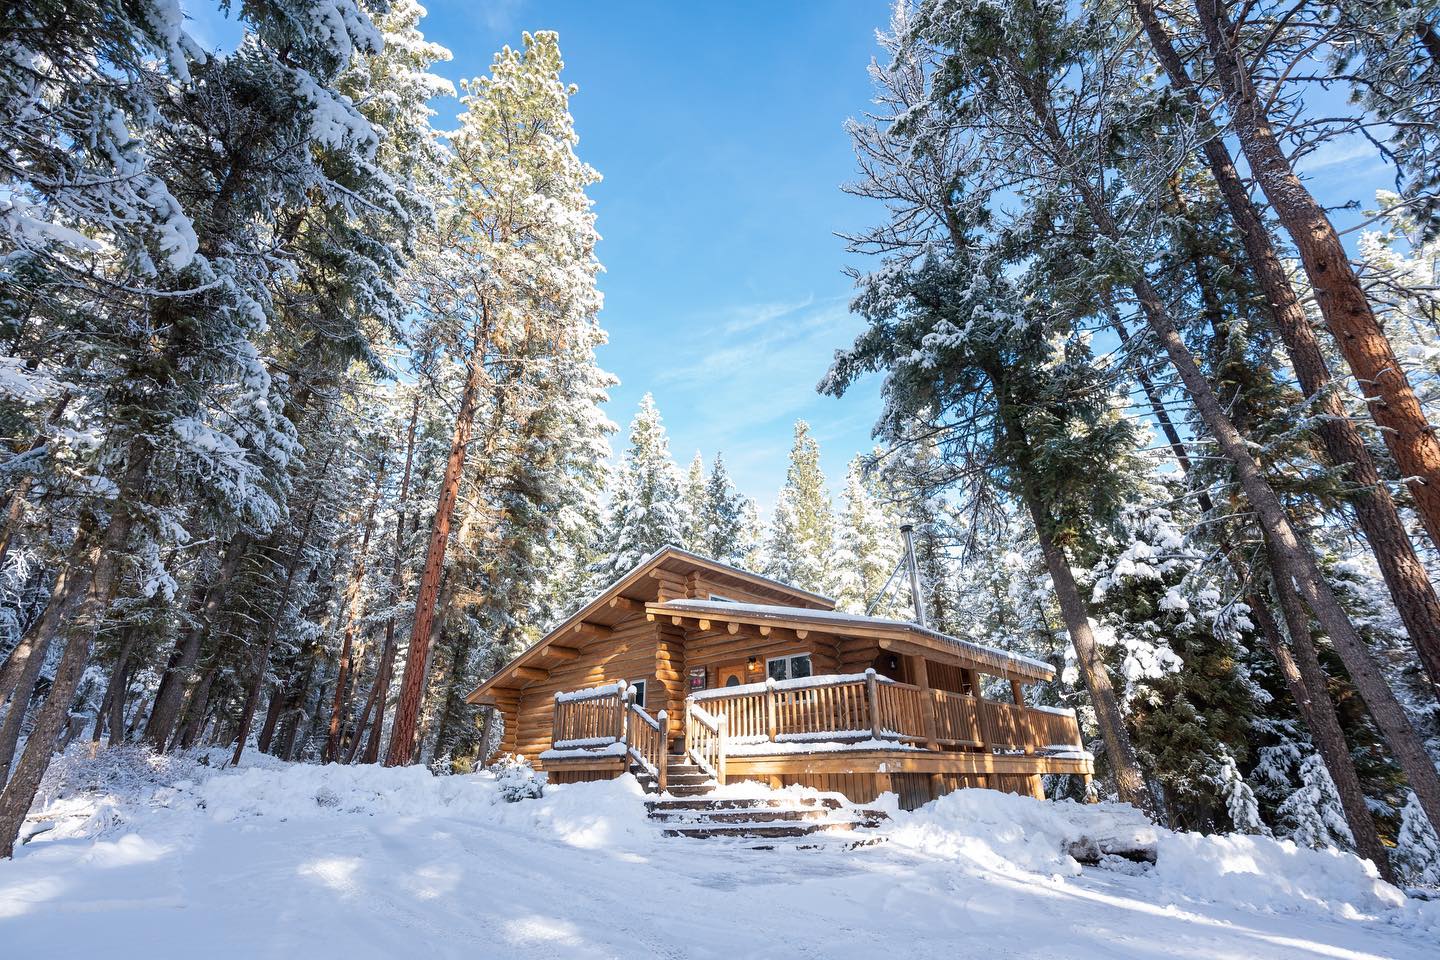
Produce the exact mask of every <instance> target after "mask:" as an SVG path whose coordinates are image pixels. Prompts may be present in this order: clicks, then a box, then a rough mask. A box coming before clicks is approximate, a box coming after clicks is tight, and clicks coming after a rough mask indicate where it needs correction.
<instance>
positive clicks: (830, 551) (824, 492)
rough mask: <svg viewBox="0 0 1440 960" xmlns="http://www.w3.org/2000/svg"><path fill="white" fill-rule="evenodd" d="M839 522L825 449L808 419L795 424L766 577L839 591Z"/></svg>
mask: <svg viewBox="0 0 1440 960" xmlns="http://www.w3.org/2000/svg"><path fill="white" fill-rule="evenodd" d="M834 551H835V519H834V514H833V510H832V507H831V503H830V492H829V490H828V489H827V488H826V484H825V473H824V471H823V470H821V468H820V445H819V444H818V443H816V442H815V438H814V437H813V436H812V435H811V433H810V425H809V424H808V423H806V422H805V421H804V420H797V421H795V441H794V443H793V445H792V446H791V448H790V465H789V467H788V468H787V469H786V471H785V486H784V487H782V488H781V490H780V495H779V496H778V497H777V498H776V501H775V513H774V516H773V517H772V518H771V521H770V532H769V536H768V538H767V541H766V553H767V559H768V561H769V564H770V566H769V567H768V569H767V570H766V573H767V574H768V575H769V576H771V577H774V578H775V579H776V580H781V581H783V582H785V583H789V584H793V585H794V586H797V587H800V588H802V589H805V590H810V591H813V592H815V593H822V594H827V595H828V594H829V593H830V592H831V591H833V590H834V587H835V584H834V577H835V556H834Z"/></svg>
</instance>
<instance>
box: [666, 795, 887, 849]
mask: <svg viewBox="0 0 1440 960" xmlns="http://www.w3.org/2000/svg"><path fill="white" fill-rule="evenodd" d="M713 789H714V786H713V785H711V786H710V787H708V788H707V789H706V791H705V792H706V793H708V792H710V791H711V790H713ZM645 806H646V808H647V809H648V812H649V816H650V819H652V820H655V821H658V822H659V823H660V825H661V834H662V835H663V836H666V837H690V838H691V839H695V840H709V839H716V838H729V839H736V840H795V839H802V838H806V837H813V836H815V835H817V834H831V833H850V832H852V831H854V830H856V829H857V828H872V827H876V826H879V825H880V823H881V822H882V821H884V820H887V819H889V818H888V816H887V815H886V814H885V812H884V811H882V810H865V809H861V808H858V807H854V806H852V805H851V804H850V803H849V801H847V800H845V798H844V797H841V796H840V795H839V794H822V795H820V796H808V797H796V796H787V795H784V794H777V795H775V796H773V797H745V798H737V797H730V798H713V799H697V798H696V797H695V796H694V795H693V794H692V795H675V794H674V793H673V791H672V793H671V795H670V796H665V797H655V798H651V799H647V800H646V801H645Z"/></svg>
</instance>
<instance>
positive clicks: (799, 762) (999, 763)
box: [725, 750, 1095, 780]
mask: <svg viewBox="0 0 1440 960" xmlns="http://www.w3.org/2000/svg"><path fill="white" fill-rule="evenodd" d="M725 763H726V773H727V779H731V780H735V779H743V778H744V777H746V776H747V775H748V776H754V777H765V776H768V775H772V774H805V773H959V774H972V775H989V774H1003V775H1007V776H1028V775H1032V774H1044V773H1051V774H1061V773H1070V774H1076V775H1078V776H1093V775H1094V772H1095V764H1094V761H1092V760H1084V759H1079V758H1065V757H1046V756H1038V755H1032V756H1025V755H1021V754H1003V753H947V752H938V753H937V752H932V751H928V750H840V751H835V752H831V753H808V754H807V753H786V754H771V755H768V756H766V755H740V756H735V755H731V756H729V757H727V758H726V761H725Z"/></svg>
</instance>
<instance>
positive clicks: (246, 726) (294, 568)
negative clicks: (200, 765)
mask: <svg viewBox="0 0 1440 960" xmlns="http://www.w3.org/2000/svg"><path fill="white" fill-rule="evenodd" d="M334 457H335V448H333V447H332V448H331V449H330V452H329V453H327V454H326V455H325V460H324V462H323V463H322V464H321V465H320V469H319V470H318V471H317V472H316V474H315V478H314V487H315V490H314V493H313V495H312V496H311V497H310V504H309V506H308V507H307V508H306V510H305V522H304V523H303V524H301V526H300V539H299V540H298V541H297V542H296V544H295V550H294V551H293V552H292V553H291V554H290V561H289V563H287V564H286V566H285V586H284V587H283V588H282V589H281V591H280V602H279V604H277V605H276V607H275V612H274V613H273V614H271V616H270V623H269V625H267V626H266V628H265V640H264V642H263V643H262V644H261V645H260V649H259V651H258V652H257V653H256V654H255V658H254V661H253V663H252V664H251V671H252V677H251V680H250V687H249V689H248V690H247V691H246V692H245V705H244V706H243V707H242V708H241V710H240V728H239V731H238V732H237V734H236V736H235V752H234V754H232V755H231V757H230V765H231V766H232V767H238V766H239V765H240V757H241V755H242V754H243V753H244V752H245V738H246V737H248V736H249V735H250V722H251V720H253V719H254V717H255V706H256V704H258V703H259V702H260V689H261V687H263V686H264V685H265V671H266V670H267V669H268V667H269V664H270V648H271V647H273V646H274V645H275V638H276V637H277V636H278V635H279V634H280V621H281V619H282V618H283V617H284V616H285V613H286V611H287V610H288V609H289V608H290V595H291V593H292V592H293V591H294V588H295V574H296V573H298V572H299V570H300V558H301V557H303V556H304V555H305V548H306V547H307V546H308V545H309V543H310V530H311V528H312V527H313V526H314V523H315V512H316V508H317V507H318V506H319V504H320V489H321V487H322V486H323V485H324V481H323V478H324V477H325V475H326V473H327V471H329V469H330V463H331V461H332V460H333V459H334Z"/></svg>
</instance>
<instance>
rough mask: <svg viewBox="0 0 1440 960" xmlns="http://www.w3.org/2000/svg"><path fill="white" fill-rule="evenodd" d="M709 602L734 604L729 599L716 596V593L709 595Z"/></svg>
mask: <svg viewBox="0 0 1440 960" xmlns="http://www.w3.org/2000/svg"><path fill="white" fill-rule="evenodd" d="M710 600H711V602H713V603H734V602H735V601H734V600H732V599H730V598H729V597H722V596H720V594H718V593H712V594H710Z"/></svg>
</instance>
